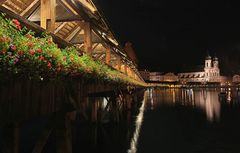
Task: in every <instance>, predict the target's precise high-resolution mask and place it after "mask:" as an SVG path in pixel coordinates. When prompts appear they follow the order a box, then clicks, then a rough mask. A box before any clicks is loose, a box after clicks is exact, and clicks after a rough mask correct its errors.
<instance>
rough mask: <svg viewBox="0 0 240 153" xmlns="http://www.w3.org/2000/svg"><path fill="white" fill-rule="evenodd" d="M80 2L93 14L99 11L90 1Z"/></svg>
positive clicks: (83, 0) (82, 0) (81, 0)
mask: <svg viewBox="0 0 240 153" xmlns="http://www.w3.org/2000/svg"><path fill="white" fill-rule="evenodd" d="M79 1H80V3H81V4H82V5H83V6H84V7H85V8H88V9H89V10H90V11H91V12H92V13H94V12H95V11H97V9H96V8H95V7H94V6H93V5H92V4H91V3H89V2H88V1H86V0H79Z"/></svg>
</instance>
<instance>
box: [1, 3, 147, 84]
mask: <svg viewBox="0 0 240 153" xmlns="http://www.w3.org/2000/svg"><path fill="white" fill-rule="evenodd" d="M0 4H1V12H5V13H7V14H9V15H11V17H12V18H17V19H19V21H20V22H23V23H24V24H26V26H27V27H29V28H31V29H33V30H34V31H40V29H41V28H43V29H46V30H47V31H49V32H51V33H52V34H53V35H55V37H54V38H55V41H56V42H59V43H60V44H65V45H74V46H76V47H77V48H78V49H79V50H80V51H82V52H85V53H87V54H89V55H91V56H92V57H94V58H96V59H98V60H100V61H102V62H104V63H106V64H107V65H109V66H111V67H113V68H115V69H116V70H118V71H121V72H122V73H125V74H126V75H127V76H129V77H131V78H134V79H136V80H139V81H142V78H141V76H140V74H139V72H138V70H137V68H136V63H135V61H133V59H131V58H130V57H129V56H128V55H129V53H128V52H126V51H125V50H124V48H123V47H122V46H121V45H120V43H119V41H118V40H117V39H116V37H115V36H114V33H113V32H112V30H111V29H110V27H109V25H108V24H107V21H106V19H105V18H104V16H103V14H102V13H101V12H100V10H99V9H98V8H97V7H96V5H94V3H93V2H92V1H91V0H0ZM12 13H13V14H12ZM28 21H30V22H28ZM35 24H36V25H35ZM37 25H39V26H40V27H41V28H40V27H38V26H37Z"/></svg>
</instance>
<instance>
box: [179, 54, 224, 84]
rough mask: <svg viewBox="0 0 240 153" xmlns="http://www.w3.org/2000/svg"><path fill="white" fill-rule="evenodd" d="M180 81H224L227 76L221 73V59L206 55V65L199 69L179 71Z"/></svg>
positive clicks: (183, 82)
mask: <svg viewBox="0 0 240 153" xmlns="http://www.w3.org/2000/svg"><path fill="white" fill-rule="evenodd" d="M178 79H179V82H180V83H182V84H185V83H203V84H204V83H222V82H224V81H225V79H226V78H225V77H224V76H221V75H220V69H219V61H218V58H217V57H216V56H215V57H214V58H212V57H211V56H209V55H208V56H206V58H205V65H204V66H203V67H202V68H201V69H200V70H199V71H189V72H183V73H178Z"/></svg>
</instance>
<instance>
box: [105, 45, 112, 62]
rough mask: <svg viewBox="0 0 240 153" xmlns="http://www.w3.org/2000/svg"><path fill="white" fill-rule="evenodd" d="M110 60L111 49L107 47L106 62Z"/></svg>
mask: <svg viewBox="0 0 240 153" xmlns="http://www.w3.org/2000/svg"><path fill="white" fill-rule="evenodd" d="M110 60H111V49H110V48H109V47H108V48H107V50H106V64H107V65H109V64H110Z"/></svg>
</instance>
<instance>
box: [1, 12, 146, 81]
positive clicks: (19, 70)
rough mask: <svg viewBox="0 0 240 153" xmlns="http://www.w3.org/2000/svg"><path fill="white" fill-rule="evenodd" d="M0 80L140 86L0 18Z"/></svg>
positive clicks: (122, 75)
mask: <svg viewBox="0 0 240 153" xmlns="http://www.w3.org/2000/svg"><path fill="white" fill-rule="evenodd" d="M0 27H1V28H0V77H8V76H17V77H25V78H26V77H27V78H29V79H36V80H56V79H62V78H65V77H71V78H78V77H88V78H94V79H98V80H102V81H108V82H109V81H113V82H118V83H131V84H139V85H143V83H141V82H138V81H136V80H134V79H131V78H129V77H127V76H126V75H124V74H122V73H121V72H118V71H116V70H113V69H111V68H110V67H108V66H106V65H105V64H103V63H101V62H100V61H96V60H94V59H92V58H91V57H90V56H88V55H86V54H84V55H82V56H80V54H79V52H78V51H77V49H76V48H75V47H67V48H65V49H60V48H58V46H57V45H56V44H55V43H54V42H53V41H52V38H51V36H50V35H48V34H46V33H44V34H42V35H43V37H41V38H40V37H35V36H34V32H32V31H28V30H27V29H26V28H21V25H20V23H19V22H18V21H17V20H8V19H6V18H5V16H4V14H2V15H0Z"/></svg>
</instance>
